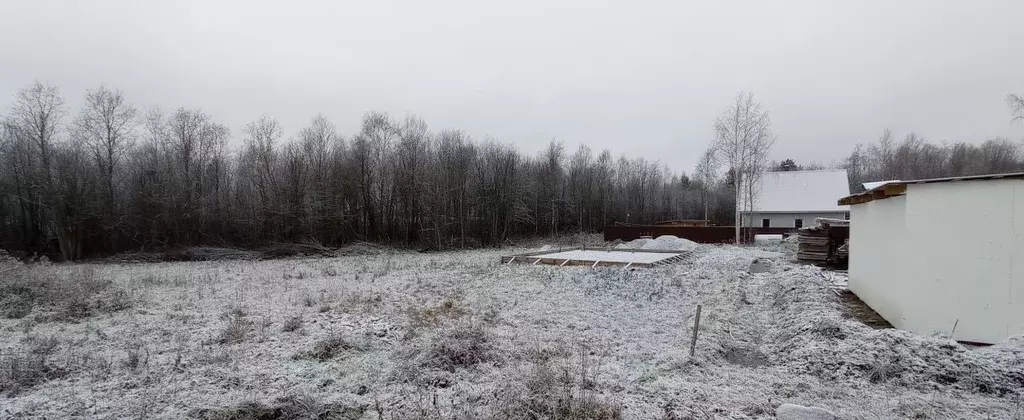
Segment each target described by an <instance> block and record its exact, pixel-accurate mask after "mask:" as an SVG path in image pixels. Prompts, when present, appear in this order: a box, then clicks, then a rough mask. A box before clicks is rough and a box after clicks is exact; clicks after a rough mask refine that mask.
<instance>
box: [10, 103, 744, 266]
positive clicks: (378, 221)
mask: <svg viewBox="0 0 1024 420" xmlns="http://www.w3.org/2000/svg"><path fill="white" fill-rule="evenodd" d="M0 118H2V121H3V126H2V130H0V232H2V237H0V241H2V243H0V247H2V248H5V249H7V250H9V251H14V252H19V251H20V252H24V253H49V254H51V255H53V256H60V257H63V258H66V259H77V258H83V257H91V256H99V255H107V254H112V253H116V252H121V251H134V250H161V249H169V248H174V247H181V246H191V245H214V246H241V247H259V246H263V245H266V244H270V243H277V242H305V241H310V242H314V243H318V244H322V245H324V246H336V245H340V244H343V243H346V242H349V241H355V240H360V241H375V242H389V243H396V244H411V245H415V246H420V247H429V248H435V249H443V248H451V247H469V246H487V245H496V244H502V243H505V242H507V241H508V240H510V239H512V238H517V237H523V236H533V235H548V234H552V233H556V232H576V231H588V232H589V231H596V230H599V229H600V227H601V226H602V225H603V224H605V223H609V222H612V221H622V222H627V221H628V222H633V223H646V222H653V221H655V220H659V219H669V218H704V211H705V200H707V201H709V202H710V201H714V204H715V205H714V206H713V210H709V211H712V213H711V214H710V216H709V217H712V218H715V219H718V220H723V221H725V223H728V220H729V219H730V217H731V211H732V207H731V204H730V203H731V202H730V198H729V197H730V194H731V193H730V192H728V186H726V185H725V184H724V182H722V181H716V182H715V183H714V185H710V186H708V187H707V188H705V187H704V186H702V185H701V184H700V183H698V182H693V181H691V180H690V179H689V178H687V177H686V176H685V175H679V174H674V173H673V172H672V171H670V170H669V169H668V168H667V167H665V166H664V165H661V164H659V163H658V162H652V161H648V160H645V159H642V158H627V157H625V156H619V157H613V155H612V153H611V151H609V150H602V151H594V150H591V149H589V148H588V147H586V146H580V147H579V148H578V149H575V150H566V148H565V147H564V146H563V145H562V144H560V143H558V142H554V141H552V142H551V143H550V144H549V145H548V147H547V148H546V149H544V150H542V151H540V152H539V153H535V154H529V153H523V152H522V151H520V150H517V149H516V148H515V147H514V146H512V145H509V144H505V143H499V142H496V141H493V140H484V141H477V140H474V139H472V138H470V136H468V135H467V134H466V133H465V132H463V131H460V130H456V129H445V130H439V131H432V130H430V129H429V128H428V126H427V124H426V123H425V122H424V121H423V120H421V119H419V118H417V117H415V116H407V117H404V118H401V119H398V118H395V117H393V116H390V115H388V114H386V113H381V112H370V113H367V114H366V115H364V116H363V117H362V126H361V129H360V131H359V132H358V133H354V134H352V135H348V136H346V135H342V134H341V133H339V132H338V131H337V130H336V128H335V125H334V124H333V123H331V121H329V120H328V119H327V118H325V117H324V116H322V115H317V116H314V117H312V119H311V120H310V122H309V124H308V125H306V126H305V127H301V128H299V129H297V130H295V131H294V134H293V135H288V136H286V135H285V128H284V127H282V126H281V125H280V124H279V123H278V122H277V121H276V120H274V119H273V118H271V117H260V118H257V119H256V120H254V121H252V122H251V123H249V124H247V125H246V127H245V128H244V130H242V132H239V133H232V132H231V131H230V130H229V129H228V128H227V127H226V126H224V125H223V124H220V123H218V122H217V121H216V119H215V118H214V117H213V116H211V115H208V114H206V113H204V112H203V111H201V110H199V109H187V108H178V109H174V110H171V111H166V112H164V111H160V110H148V111H145V112H143V111H141V110H139V109H138V108H136V107H135V106H134V105H132V104H131V103H130V102H129V101H128V99H126V98H125V97H124V95H123V94H122V93H121V92H119V91H117V90H113V89H110V88H106V87H100V88H98V89H95V90H90V91H88V92H86V93H85V100H84V105H83V106H82V107H81V108H80V109H76V110H72V109H68V106H67V105H66V102H65V98H64V97H63V96H62V95H61V93H60V92H59V90H58V89H57V88H56V87H54V86H49V85H45V84H41V83H35V84H33V85H31V86H29V87H27V88H25V89H23V90H21V91H20V92H19V93H18V94H17V95H16V97H15V98H14V102H13V104H12V105H10V106H9V107H8V111H7V114H6V115H5V116H3V117H0ZM232 139H233V140H232ZM229 140H232V141H230V142H229ZM229 143H230V144H236V145H238V146H236V147H231V146H229ZM708 208H709V209H711V208H712V206H710V205H709V206H708Z"/></svg>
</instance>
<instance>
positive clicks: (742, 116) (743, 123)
mask: <svg viewBox="0 0 1024 420" xmlns="http://www.w3.org/2000/svg"><path fill="white" fill-rule="evenodd" d="M771 126H772V124H771V119H770V118H769V117H768V111H766V110H764V109H763V108H762V106H761V104H760V103H758V102H756V101H755V100H754V94H753V93H740V94H738V95H736V99H735V101H734V102H733V103H732V104H731V105H729V106H728V107H727V108H726V109H725V111H724V112H722V115H720V116H719V117H718V119H717V120H716V121H715V141H714V145H713V148H714V149H715V151H716V153H717V154H718V156H719V157H720V158H721V160H722V161H723V162H724V163H725V164H726V165H728V166H729V168H731V169H732V170H733V171H734V173H735V176H734V177H733V183H734V185H733V187H734V188H735V194H736V203H737V204H736V210H735V217H734V223H735V228H736V243H737V244H739V243H740V225H741V220H740V214H741V212H742V211H743V208H744V207H746V208H752V206H753V202H752V201H751V202H748V203H745V205H744V204H741V203H743V197H744V195H743V194H744V188H743V186H742V185H743V184H742V183H743V182H744V179H749V181H750V182H753V181H755V180H756V178H757V177H759V176H760V174H761V173H763V172H764V164H763V163H764V158H765V156H766V155H767V154H768V151H769V150H770V149H771V147H772V145H773V144H775V136H774V135H772V131H771ZM748 192H750V191H748Z"/></svg>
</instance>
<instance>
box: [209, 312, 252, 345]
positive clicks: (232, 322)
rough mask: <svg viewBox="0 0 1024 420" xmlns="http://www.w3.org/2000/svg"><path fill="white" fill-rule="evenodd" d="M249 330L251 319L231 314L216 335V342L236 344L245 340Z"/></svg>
mask: <svg viewBox="0 0 1024 420" xmlns="http://www.w3.org/2000/svg"><path fill="white" fill-rule="evenodd" d="M251 331H252V322H251V321H249V320H247V319H245V318H242V317H239V316H232V317H231V319H229V320H228V325H227V326H225V327H224V330H222V331H221V332H220V335H218V336H217V342H218V343H220V344H238V343H241V342H243V341H245V338H246V337H247V336H248V335H249V333H250V332H251Z"/></svg>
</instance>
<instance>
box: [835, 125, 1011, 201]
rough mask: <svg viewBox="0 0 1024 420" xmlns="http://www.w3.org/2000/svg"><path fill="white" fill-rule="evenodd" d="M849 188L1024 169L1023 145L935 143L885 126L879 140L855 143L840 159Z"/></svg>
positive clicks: (1001, 141) (999, 141) (998, 141)
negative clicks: (898, 132) (900, 133)
mask: <svg viewBox="0 0 1024 420" xmlns="http://www.w3.org/2000/svg"><path fill="white" fill-rule="evenodd" d="M842 166H843V167H845V168H846V169H847V173H848V175H849V177H850V187H851V191H853V192H859V191H860V190H861V188H860V184H861V183H863V182H868V181H886V180H895V179H900V180H912V179H925V178H941V177H950V176H968V175H985V174H996V173H1007V172H1021V171H1024V147H1022V144H1021V142H1019V141H1016V142H1015V141H1013V140H1010V139H1007V138H994V139H989V140H985V141H984V142H982V143H980V144H971V143H963V142H958V143H952V144H947V143H944V144H935V143H930V142H927V141H925V139H923V138H921V137H920V136H918V135H917V134H914V133H909V134H907V135H905V136H904V137H903V138H902V139H901V140H897V139H896V138H895V136H894V135H893V133H892V131H890V130H885V131H884V132H883V133H882V134H881V135H880V136H879V138H878V140H876V141H874V142H871V143H868V144H866V145H865V144H858V145H857V146H856V147H854V149H853V151H852V152H851V153H850V155H849V156H848V157H847V158H846V159H845V160H844V161H843V164H842Z"/></svg>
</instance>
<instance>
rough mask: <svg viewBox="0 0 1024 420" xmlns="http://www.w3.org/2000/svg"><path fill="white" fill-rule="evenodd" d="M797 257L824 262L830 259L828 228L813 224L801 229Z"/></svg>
mask: <svg viewBox="0 0 1024 420" xmlns="http://www.w3.org/2000/svg"><path fill="white" fill-rule="evenodd" d="M798 239H799V241H798V242H797V244H798V248H797V252H796V258H797V259H798V260H800V261H808V262H816V263H824V262H827V261H828V256H829V255H828V229H827V228H826V227H823V226H811V227H805V228H803V229H800V232H799V237H798Z"/></svg>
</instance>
